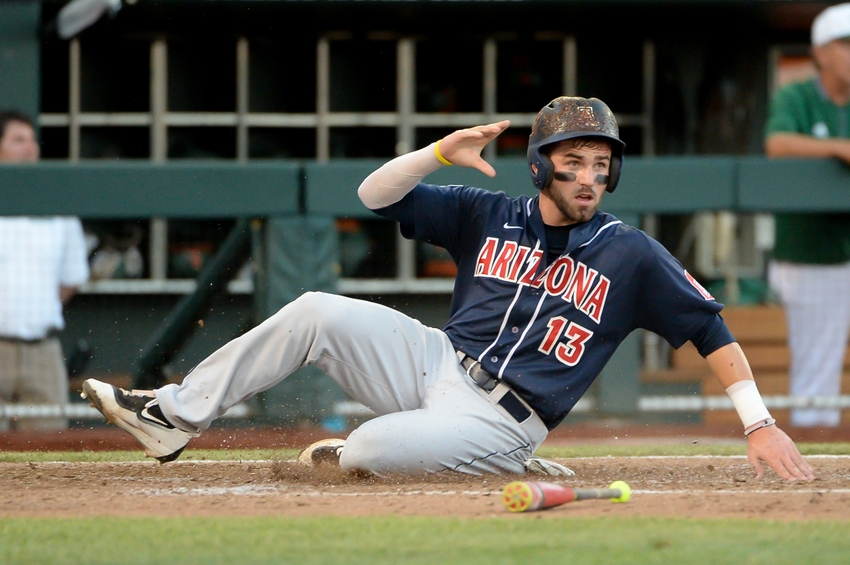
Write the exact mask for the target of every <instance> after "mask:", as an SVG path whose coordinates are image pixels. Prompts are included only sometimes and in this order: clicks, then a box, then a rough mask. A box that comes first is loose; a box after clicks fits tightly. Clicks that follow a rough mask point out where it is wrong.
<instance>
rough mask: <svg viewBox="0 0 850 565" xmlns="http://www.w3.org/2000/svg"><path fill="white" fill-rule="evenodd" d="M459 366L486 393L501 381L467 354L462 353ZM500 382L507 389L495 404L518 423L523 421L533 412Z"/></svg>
mask: <svg viewBox="0 0 850 565" xmlns="http://www.w3.org/2000/svg"><path fill="white" fill-rule="evenodd" d="M460 366H461V367H463V368H464V369H466V374H467V375H469V377H470V378H471V379H472V380H473V381H475V384H477V385H478V386H479V387H480V388H481V389H483V390H484V391H485V392H486V393H487V394H492V393H493V391H494V390H495V389H496V387H497V386H498V385H499V383H502V381H501V380H500V379H497V378H496V377H494V376H493V375H491V374H490V373H488V372H487V371H485V370H484V368H483V367H481V363H479V362H478V361H476V360H475V359H473V358H472V357H470V356H468V355H464V356H463V357H462V358H461V360H460ZM502 384H503V385H504V386H505V387H506V388H507V391H506V392H505V394H504V395H503V396H502V398H500V399H499V400H498V402H496V404H498V405H499V406H501V407H502V408H504V409H505V411H507V413H508V414H510V415H511V417H512V418H513V419H514V420H516V421H517V422H519V423H520V424H521V423H523V422H525V421H526V420H528V419H529V418H530V417H531V415H532V414H533V413H534V412H532V411H531V409H529V408H528V406H526V404H525V402H523V401H522V399H521V398H520V397H519V395H518V394H517V393H515V392H514V391H513V390H511V389H510V388H508V385H506V384H504V383H502Z"/></svg>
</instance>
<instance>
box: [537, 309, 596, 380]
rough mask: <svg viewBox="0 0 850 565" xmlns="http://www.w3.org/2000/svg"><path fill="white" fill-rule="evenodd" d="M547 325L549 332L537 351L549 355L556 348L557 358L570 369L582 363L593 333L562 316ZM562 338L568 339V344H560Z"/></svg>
mask: <svg viewBox="0 0 850 565" xmlns="http://www.w3.org/2000/svg"><path fill="white" fill-rule="evenodd" d="M546 325H547V327H548V328H549V331H547V332H546V336H545V337H544V338H543V342H542V343H541V344H540V347H538V348H537V349H538V350H539V351H540V352H541V353H543V354H544V355H549V354H550V353H551V352H552V349H553V348H554V349H555V358H556V359H557V360H558V361H560V362H561V363H563V364H564V365H567V366H568V367H572V366H574V365H576V364H577V363H578V362H579V361H581V356H582V355H584V349H585V347H584V346H585V344H586V343H587V340H588V339H590V338H591V336H593V332H592V331H590V330H589V329H587V328H583V327H581V326H580V325H578V324H576V323H575V322H570V321H569V320H567V319H566V318H564V317H561V316H555V317H554V318H551V319H550V320H549V323H548V324H546ZM561 336H564V337H565V338H566V342H560V339H561ZM556 344H557V345H556Z"/></svg>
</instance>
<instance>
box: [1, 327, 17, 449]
mask: <svg viewBox="0 0 850 565" xmlns="http://www.w3.org/2000/svg"><path fill="white" fill-rule="evenodd" d="M18 349H19V344H17V343H13V342H11V341H4V340H0V406H2V405H3V404H8V403H11V402H12V400H13V399H14V393H15V386H16V385H17V382H18V376H19V374H20V371H19V366H20V354H19V353H18ZM10 428H11V425H10V421H9V420H8V419H5V418H3V419H0V432H6V431H9V429H10Z"/></svg>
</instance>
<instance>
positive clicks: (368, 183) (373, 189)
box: [357, 120, 510, 210]
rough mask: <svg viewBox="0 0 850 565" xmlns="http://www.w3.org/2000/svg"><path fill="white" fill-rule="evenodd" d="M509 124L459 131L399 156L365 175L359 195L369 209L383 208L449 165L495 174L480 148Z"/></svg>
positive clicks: (505, 122) (496, 124)
mask: <svg viewBox="0 0 850 565" xmlns="http://www.w3.org/2000/svg"><path fill="white" fill-rule="evenodd" d="M509 125H510V122H509V121H508V120H505V121H502V122H497V123H494V124H488V125H483V126H476V127H473V128H469V129H462V130H458V131H455V132H452V133H450V134H449V135H447V136H446V137H444V138H443V139H441V140H440V141H438V142H436V143H432V144H431V145H429V146H427V147H425V148H423V149H419V150H417V151H413V152H411V153H406V154H404V155H401V156H399V157H396V158H395V159H393V160H391V161H389V162H387V163H385V164H384V165H383V166H381V167H380V168H379V169H377V170H376V171H374V172H373V173H372V174H370V175H369V176H368V177H366V179H365V180H364V181H363V182H362V183H361V184H360V188H358V189H357V195H358V196H359V197H360V200H361V201H362V202H363V204H365V205H366V207H367V208H369V209H370V210H377V209H378V208H384V207H386V206H389V205H390V204H395V203H396V202H398V201H399V200H401V199H402V198H404V196H405V195H406V194H407V193H408V192H410V191H411V190H413V188H414V187H415V186H416V185H417V184H419V181H421V180H422V178H423V177H424V176H425V175H427V174H429V173H433V172H434V171H436V170H437V169H439V168H440V167H442V166H449V165H459V166H462V167H472V168H475V169H478V170H479V171H481V172H482V173H484V174H485V175H487V176H489V177H494V176H496V171H495V170H494V169H493V167H492V166H490V164H489V163H487V162H486V161H485V160H484V159H482V158H481V151H482V150H483V149H484V147H485V146H486V145H487V144H488V143H490V142H491V141H493V139H495V138H496V136H498V135H499V134H500V133H502V132H503V131H505V129H507V127H508V126H509Z"/></svg>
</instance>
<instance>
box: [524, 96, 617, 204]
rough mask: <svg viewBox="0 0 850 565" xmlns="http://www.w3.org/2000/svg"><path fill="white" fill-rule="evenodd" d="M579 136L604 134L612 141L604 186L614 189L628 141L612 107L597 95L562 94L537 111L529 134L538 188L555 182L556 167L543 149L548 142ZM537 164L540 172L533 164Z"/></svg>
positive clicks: (531, 170)
mask: <svg viewBox="0 0 850 565" xmlns="http://www.w3.org/2000/svg"><path fill="white" fill-rule="evenodd" d="M576 137H601V138H603V139H607V140H609V141H610V142H611V166H610V170H609V172H608V184H607V185H606V187H605V190H607V191H608V192H614V189H615V188H617V182H618V181H619V180H620V172H621V171H622V170H623V152H624V150H625V148H626V144H625V143H623V142H622V141H621V140H620V130H619V128H618V127H617V120H616V119H615V118H614V113H613V112H611V109H610V108H608V106H607V105H606V104H605V102H603V101H602V100H599V99H598V98H580V97H578V96H560V97H558V98H555V99H554V100H552V101H551V102H549V103H548V104H547V105H546V106H544V107H543V109H542V110H540V112H538V113H537V117H536V118H534V124H533V125H532V126H531V136H530V137H529V138H528V168H529V170H530V172H531V180H532V181H533V182H534V186H536V187H537V188H538V189H543V188H545V187H547V186H549V185H550V184H551V183H552V178H553V175H554V174H555V168H554V166H553V165H552V160H551V159H550V158H549V156H548V155H546V154H545V153H544V152H543V148H544V147H546V146H547V145H551V144H553V143H557V142H559V141H563V140H564V139H573V138H576ZM532 165H534V166H535V167H537V172H536V173H535V172H534V169H533V168H532V167H531V166H532Z"/></svg>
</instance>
